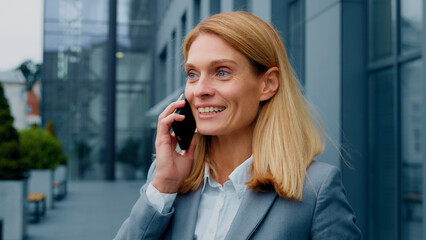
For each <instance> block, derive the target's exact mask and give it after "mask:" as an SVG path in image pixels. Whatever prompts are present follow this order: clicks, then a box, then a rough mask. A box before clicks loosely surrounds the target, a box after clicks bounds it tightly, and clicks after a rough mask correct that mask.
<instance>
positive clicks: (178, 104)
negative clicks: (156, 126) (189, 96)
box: [158, 100, 185, 121]
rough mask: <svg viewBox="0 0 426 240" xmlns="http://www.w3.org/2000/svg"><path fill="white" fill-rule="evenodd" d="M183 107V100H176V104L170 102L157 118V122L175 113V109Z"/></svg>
mask: <svg viewBox="0 0 426 240" xmlns="http://www.w3.org/2000/svg"><path fill="white" fill-rule="evenodd" d="M183 106H185V100H178V101H176V102H172V103H171V104H169V106H167V107H166V109H164V111H163V112H162V113H161V114H160V115H159V116H158V121H160V120H161V119H163V118H165V117H167V116H168V115H170V114H172V113H174V112H176V109H178V108H181V107H183Z"/></svg>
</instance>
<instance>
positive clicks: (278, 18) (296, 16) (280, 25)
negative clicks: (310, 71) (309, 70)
mask: <svg viewBox="0 0 426 240" xmlns="http://www.w3.org/2000/svg"><path fill="white" fill-rule="evenodd" d="M271 6H272V9H271V20H272V24H273V25H274V27H275V29H276V30H277V32H278V34H279V35H280V37H281V39H282V40H283V42H284V44H285V47H286V51H287V55H288V58H289V60H290V63H291V66H292V68H293V70H294V74H295V75H296V77H297V79H298V80H299V83H300V85H301V86H302V87H303V86H304V85H305V20H304V19H305V0H289V1H282V0H272V1H271Z"/></svg>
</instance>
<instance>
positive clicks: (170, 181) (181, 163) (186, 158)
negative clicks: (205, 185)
mask: <svg viewBox="0 0 426 240" xmlns="http://www.w3.org/2000/svg"><path fill="white" fill-rule="evenodd" d="M184 105H185V100H180V98H179V100H178V101H176V102H173V103H171V104H170V105H169V106H168V107H167V108H166V109H165V110H164V111H163V112H162V113H161V114H160V116H159V117H158V124H157V137H156V139H155V149H156V172H155V176H154V180H153V181H152V182H151V183H152V185H153V186H154V187H155V188H156V189H157V190H158V191H160V192H161V193H176V192H177V191H178V189H179V186H180V185H181V183H182V181H183V180H184V179H185V178H186V177H187V176H188V175H189V172H190V170H191V167H192V162H193V160H194V149H195V142H196V141H195V137H193V138H192V141H191V145H190V146H189V149H188V150H186V151H184V152H183V153H178V152H176V144H177V140H176V137H175V136H174V134H170V130H171V128H172V123H173V122H174V121H183V119H185V116H184V115H180V114H177V113H175V112H176V109H177V108H181V107H183V106H184Z"/></svg>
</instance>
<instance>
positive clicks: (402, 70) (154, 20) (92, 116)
mask: <svg viewBox="0 0 426 240" xmlns="http://www.w3.org/2000/svg"><path fill="white" fill-rule="evenodd" d="M233 10H244V11H248V12H251V13H253V14H255V15H257V16H258V17H260V18H262V19H264V20H265V21H267V22H269V23H271V24H272V25H273V26H274V27H275V28H276V29H277V30H278V31H279V34H280V36H281V37H282V39H283V41H284V44H285V46H286V48H287V52H288V55H289V58H290V61H291V63H292V66H293V68H294V72H295V74H296V75H297V77H298V79H299V81H300V84H301V87H302V89H303V92H304V94H305V96H306V97H307V98H308V100H309V101H310V102H311V103H312V104H313V106H314V107H315V108H316V109H317V110H318V112H319V114H320V115H321V117H322V120H323V122H324V125H325V130H326V132H327V133H328V134H329V135H330V138H331V139H332V141H333V142H334V143H332V142H328V143H327V146H326V150H325V152H324V153H323V154H322V155H321V156H320V157H319V158H318V160H320V161H323V162H327V163H330V164H333V165H336V166H338V167H340V169H341V170H342V175H343V181H344V184H345V188H346V193H347V196H348V199H349V201H350V202H351V204H352V206H353V208H354V210H355V213H356V216H357V223H358V225H359V226H360V228H361V230H362V232H363V235H364V239H372V240H373V239H374V240H376V239H378V240H380V239H386V240H392V239H395V240H400V239H401V240H402V239H407V240H408V239H426V223H425V221H424V219H425V217H426V208H424V207H423V206H424V205H423V196H424V195H423V193H424V192H426V184H425V179H426V169H425V167H424V164H425V162H426V134H425V130H426V108H425V106H426V105H425V101H426V100H425V94H426V81H425V75H424V73H423V69H426V58H423V56H424V55H425V54H426V44H425V43H426V30H425V29H426V24H425V16H426V6H425V2H424V1H423V0H351V1H346V0H158V1H152V0H151V1H149V0H90V1H89V0H44V1H43V0H14V1H6V0H0V34H1V35H0V82H1V84H2V86H3V89H4V94H5V96H6V98H7V100H8V103H9V105H10V112H11V114H12V116H13V118H14V122H13V126H14V127H15V128H16V129H17V130H18V131H22V130H24V129H27V128H29V127H31V126H33V127H34V126H38V128H46V125H47V123H48V122H52V123H53V124H54V130H55V135H56V136H57V139H58V140H59V142H60V144H61V147H62V149H63V153H64V155H65V156H66V158H67V163H66V166H67V170H66V173H67V179H68V180H69V183H70V187H71V188H70V189H72V187H73V186H74V189H75V191H78V189H81V188H85V187H88V189H90V188H91V187H93V188H95V187H96V186H93V185H91V184H93V182H96V183H98V184H101V186H104V187H105V188H108V187H107V186H109V185H102V184H117V182H123V180H126V181H129V180H131V181H130V183H129V184H130V185H131V186H132V188H129V193H130V192H133V191H135V194H134V195H131V194H127V195H126V194H125V193H120V194H124V195H125V196H126V197H125V198H126V199H129V200H128V202H129V204H130V205H128V206H126V208H122V211H124V213H121V212H120V213H117V215H120V214H121V215H120V217H114V216H112V218H116V219H115V221H116V222H118V223H121V222H122V221H123V220H124V219H123V218H122V217H121V216H124V217H125V216H126V214H128V212H129V211H130V207H131V204H132V202H134V201H135V200H136V198H137V191H138V188H139V187H140V186H141V184H143V181H144V178H145V177H146V172H147V170H148V167H149V166H150V164H151V162H152V159H153V157H152V154H153V153H154V146H153V143H154V139H155V131H156V119H157V117H158V115H159V113H161V112H162V111H163V109H164V108H165V107H166V106H167V105H168V104H169V103H170V102H172V101H174V100H176V99H177V98H178V97H179V95H180V94H181V93H182V92H183V91H184V84H185V78H186V76H185V73H184V71H183V68H182V53H181V43H182V40H183V39H184V37H185V35H186V34H187V33H188V32H189V31H190V30H191V29H192V28H193V27H194V26H195V25H196V24H197V23H198V22H200V21H202V20H203V19H206V18H208V17H209V16H210V15H213V14H215V13H220V12H228V11H233ZM333 145H336V146H337V147H338V148H339V149H340V150H341V151H342V153H343V158H342V157H341V156H340V155H339V152H338V151H336V148H335V146H333ZM89 180H90V181H89ZM114 181H115V182H114ZM73 184H75V185H73ZM77 186H78V187H77ZM123 186H129V185H123ZM98 187H99V186H98ZM118 189H121V187H118ZM70 193H72V191H71V192H70ZM0 198H2V196H0ZM102 199H104V198H102ZM104 200H105V199H104ZM66 201H68V200H66ZM66 201H65V202H63V203H61V204H65V205H66ZM100 201H103V200H100ZM105 201H107V200H105ZM117 201H120V200H117ZM82 214H83V213H82ZM0 218H1V214H0ZM118 223H117V224H118ZM117 224H115V225H113V227H112V228H113V230H112V232H115V231H116V230H117V229H118V227H119V225H118V226H117ZM3 225H5V223H4V224H3ZM34 227H37V226H33V227H30V230H31V228H34ZM115 227H116V228H117V229H114V228H115ZM46 229H48V228H46ZM26 235H27V236H28V237H29V239H35V238H31V232H30V233H29V234H26ZM83 236H84V235H83ZM112 237H113V236H111V237H110V238H112ZM40 239H42V238H40ZM77 239H83V238H77ZM84 239H86V238H84ZM87 239H104V238H87Z"/></svg>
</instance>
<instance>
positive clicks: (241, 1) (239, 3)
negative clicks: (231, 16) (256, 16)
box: [234, 0, 248, 11]
mask: <svg viewBox="0 0 426 240" xmlns="http://www.w3.org/2000/svg"><path fill="white" fill-rule="evenodd" d="M234 10H235V11H248V0H234Z"/></svg>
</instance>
